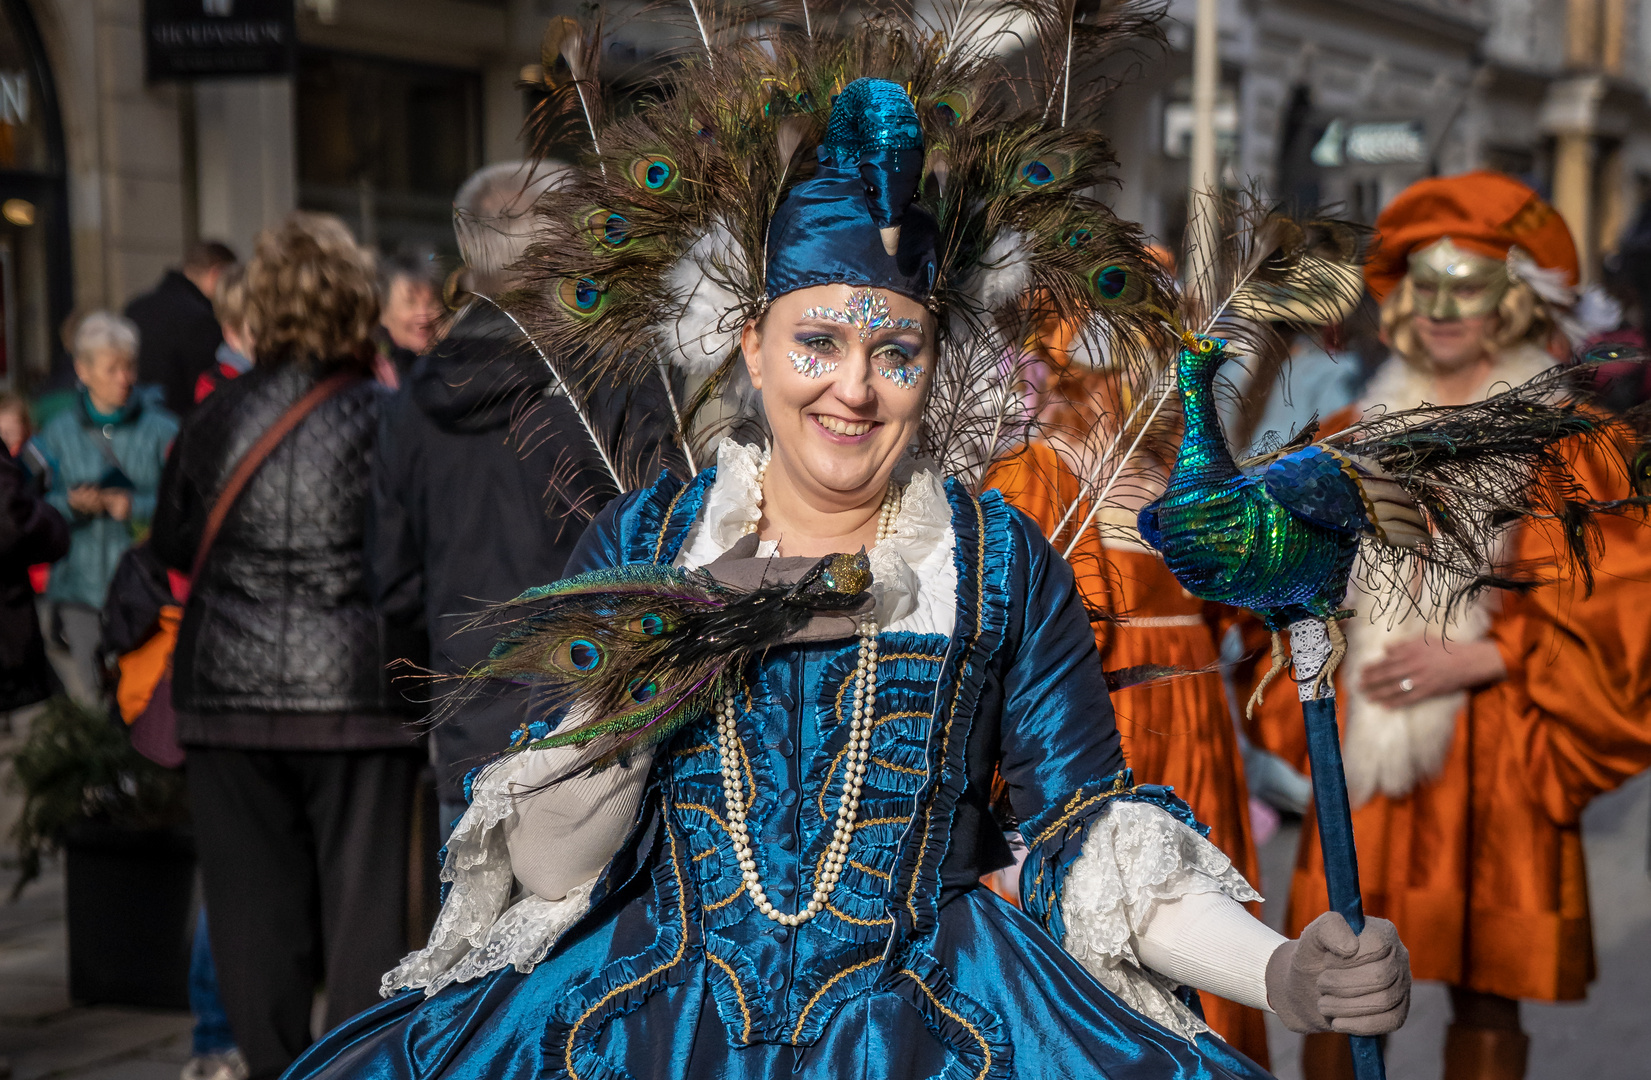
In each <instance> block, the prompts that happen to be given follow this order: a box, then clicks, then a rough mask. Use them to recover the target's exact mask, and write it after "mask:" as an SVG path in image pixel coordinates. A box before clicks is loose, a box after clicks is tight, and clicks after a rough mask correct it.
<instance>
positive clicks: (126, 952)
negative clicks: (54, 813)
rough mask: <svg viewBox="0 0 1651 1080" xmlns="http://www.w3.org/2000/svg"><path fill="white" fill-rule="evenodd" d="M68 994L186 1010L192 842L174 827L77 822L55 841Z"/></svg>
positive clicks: (94, 1001)
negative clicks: (60, 856)
mask: <svg viewBox="0 0 1651 1080" xmlns="http://www.w3.org/2000/svg"><path fill="white" fill-rule="evenodd" d="M63 850H64V855H65V859H64V863H65V874H66V878H67V881H66V888H65V893H66V894H67V896H66V899H67V907H68V921H69V998H70V1000H71V1001H73V1002H74V1003H75V1004H76V1005H141V1006H148V1007H151V1008H161V1009H187V1008H188V1007H189V946H190V941H191V937H192V933H193V931H194V923H193V921H192V920H191V918H190V916H191V915H192V914H193V913H194V888H195V844H194V840H193V839H192V838H191V837H190V834H189V833H188V832H186V831H184V830H182V829H131V828H125V827H122V826H118V825H93V824H87V825H80V826H77V827H76V828H75V829H74V830H73V831H72V832H70V834H69V836H68V837H67V838H66V839H65V842H64V844H63Z"/></svg>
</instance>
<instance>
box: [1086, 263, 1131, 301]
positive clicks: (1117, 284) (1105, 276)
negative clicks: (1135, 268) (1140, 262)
mask: <svg viewBox="0 0 1651 1080" xmlns="http://www.w3.org/2000/svg"><path fill="white" fill-rule="evenodd" d="M1094 282H1095V291H1096V292H1098V293H1100V294H1101V299H1103V300H1116V299H1118V297H1120V296H1122V295H1123V294H1124V290H1125V289H1127V288H1129V271H1127V270H1125V269H1124V268H1123V267H1121V266H1103V267H1101V268H1100V269H1099V270H1097V271H1095V277H1094Z"/></svg>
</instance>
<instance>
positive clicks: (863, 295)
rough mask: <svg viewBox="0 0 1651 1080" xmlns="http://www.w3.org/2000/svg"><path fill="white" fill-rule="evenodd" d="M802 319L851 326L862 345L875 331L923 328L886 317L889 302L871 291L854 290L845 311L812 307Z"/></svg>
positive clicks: (909, 320)
mask: <svg viewBox="0 0 1651 1080" xmlns="http://www.w3.org/2000/svg"><path fill="white" fill-rule="evenodd" d="M803 318H805V319H823V320H825V321H826V322H834V323H840V324H842V325H843V326H852V327H855V328H856V329H858V330H859V331H860V340H861V341H864V340H866V338H868V337H870V336H871V335H872V334H873V333H875V332H876V331H878V330H884V329H894V330H916V331H917V332H918V333H922V332H923V324H922V323H920V322H918V321H917V320H916V319H895V318H891V317H890V316H889V302H888V301H887V300H885V299H884V298H883V297H882V295H880V294H879V293H875V292H872V291H871V290H870V289H856V290H855V291H854V292H852V293H850V294H849V297H848V310H847V311H838V310H837V309H836V308H828V307H811V308H809V309H808V310H807V311H805V312H803Z"/></svg>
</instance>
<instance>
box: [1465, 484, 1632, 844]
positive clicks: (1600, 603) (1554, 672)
mask: <svg viewBox="0 0 1651 1080" xmlns="http://www.w3.org/2000/svg"><path fill="white" fill-rule="evenodd" d="M1585 475H1586V477H1587V480H1588V483H1589V489H1590V491H1591V492H1593V493H1594V494H1596V495H1597V496H1601V497H1605V498H1613V497H1621V496H1623V495H1625V494H1627V492H1626V484H1625V482H1624V481H1623V480H1622V479H1621V478H1620V471H1619V470H1616V469H1609V468H1606V467H1604V466H1602V465H1601V464H1600V463H1599V462H1598V461H1597V460H1595V461H1590V462H1589V463H1587V467H1586V473H1585ZM1553 528H1554V527H1553V526H1550V525H1540V526H1532V527H1528V528H1526V529H1524V530H1523V531H1522V532H1521V535H1520V537H1519V541H1518V544H1519V550H1518V555H1519V557H1520V558H1521V559H1522V560H1525V561H1527V562H1529V563H1533V564H1542V563H1544V562H1545V563H1547V564H1548V565H1552V564H1553V562H1554V545H1555V544H1556V543H1557V542H1558V541H1557V538H1556V537H1555V536H1554V535H1553ZM1592 576H1593V585H1594V587H1593V592H1592V594H1587V592H1586V589H1585V587H1584V585H1583V583H1582V582H1581V581H1579V580H1578V579H1577V577H1576V576H1575V575H1566V576H1565V577H1563V578H1561V579H1560V580H1557V581H1553V582H1550V583H1548V584H1545V585H1543V586H1541V587H1539V588H1537V589H1534V590H1532V591H1530V592H1529V593H1527V594H1525V595H1523V596H1509V597H1507V599H1506V607H1505V609H1504V612H1503V614H1502V616H1501V617H1500V618H1499V619H1498V620H1497V624H1496V626H1495V629H1494V638H1495V640H1496V643H1497V645H1498V647H1499V649H1500V650H1501V652H1502V657H1503V661H1504V663H1506V664H1507V666H1508V671H1509V681H1510V682H1512V683H1514V684H1515V685H1517V686H1519V687H1521V688H1522V689H1523V691H1524V693H1523V695H1522V697H1523V699H1524V700H1523V701H1522V703H1521V707H1519V708H1517V709H1516V710H1515V712H1514V715H1513V716H1512V718H1511V722H1512V724H1513V727H1514V736H1515V739H1516V740H1517V742H1518V744H1519V745H1521V746H1522V747H1523V748H1524V755H1523V757H1524V771H1525V776H1526V782H1527V785H1528V787H1529V789H1530V791H1531V793H1532V795H1533V796H1534V797H1535V798H1536V799H1537V800H1538V801H1539V802H1540V803H1541V805H1542V808H1543V811H1544V812H1545V813H1546V814H1547V815H1548V817H1549V818H1550V819H1552V820H1553V822H1554V823H1555V824H1557V825H1561V826H1572V825H1575V824H1576V823H1577V822H1578V820H1579V819H1580V818H1581V815H1582V811H1583V810H1584V809H1585V808H1586V807H1587V805H1588V803H1589V802H1590V801H1591V800H1592V799H1593V798H1594V797H1595V796H1596V795H1599V794H1602V793H1604V792H1607V791H1610V790H1612V789H1613V788H1615V787H1617V786H1618V785H1619V784H1621V783H1622V782H1623V781H1625V780H1627V779H1628V778H1629V777H1631V776H1633V775H1634V774H1636V773H1638V772H1640V771H1641V770H1642V769H1644V768H1646V767H1647V766H1648V765H1651V631H1648V630H1647V623H1646V619H1645V611H1646V608H1647V607H1648V606H1651V526H1647V525H1646V524H1645V523H1644V522H1643V521H1642V520H1641V519H1640V518H1639V517H1638V516H1626V517H1612V518H1605V519H1602V520H1601V522H1600V544H1599V546H1598V548H1597V557H1596V559H1595V565H1594V568H1593V575H1592Z"/></svg>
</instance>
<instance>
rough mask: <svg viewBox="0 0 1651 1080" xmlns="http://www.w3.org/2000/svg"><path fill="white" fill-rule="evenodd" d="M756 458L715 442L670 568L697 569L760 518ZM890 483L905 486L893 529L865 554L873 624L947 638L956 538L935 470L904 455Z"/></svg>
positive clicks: (751, 449) (750, 449) (953, 605)
mask: <svg viewBox="0 0 1651 1080" xmlns="http://www.w3.org/2000/svg"><path fill="white" fill-rule="evenodd" d="M762 457H763V452H762V450H761V449H759V448H758V447H755V446H745V445H742V444H740V443H738V442H735V441H734V440H733V439H724V440H723V441H722V442H721V444H719V445H718V447H717V477H716V480H715V481H713V482H712V484H711V487H710V488H709V490H707V491H706V493H705V503H704V506H703V507H702V508H701V510H700V515H699V520H698V521H696V522H695V523H694V525H693V527H692V528H691V529H690V531H689V533H688V538H687V540H686V541H685V542H684V543H683V545H682V550H681V552H680V553H679V554H678V555H677V557H676V560H675V565H677V566H687V567H700V566H704V565H705V564H706V563H708V562H711V561H712V560H713V559H715V558H716V557H717V556H719V555H721V554H722V553H723V552H725V551H727V550H728V549H729V548H731V547H733V546H734V544H735V543H737V542H738V541H739V539H740V538H741V537H742V536H744V535H745V534H746V532H747V531H748V530H749V529H750V527H751V526H753V525H755V524H756V523H757V521H758V520H760V519H761V517H762V508H761V503H762V489H761V487H760V486H759V485H758V483H757V470H758V469H759V468H760V467H761V466H762ZM894 482H895V483H904V484H905V486H906V491H905V497H904V499H903V500H902V501H901V504H900V512H899V513H898V514H897V515H895V519H894V534H893V535H892V536H890V537H888V538H887V539H885V540H884V541H883V542H882V543H880V544H878V545H877V546H876V547H874V548H872V549H871V551H870V553H869V557H870V559H871V576H872V582H873V583H872V587H871V591H872V595H873V596H875V597H876V598H877V611H876V615H877V624H878V625H879V626H881V627H882V628H883V629H885V630H891V631H909V632H912V633H920V634H924V633H936V634H945V635H947V636H950V635H951V632H952V627H953V625H954V623H955V622H956V618H957V567H956V565H955V564H954V563H953V561H952V549H953V547H954V546H955V545H956V539H957V538H956V535H955V534H954V533H953V532H952V508H951V504H950V503H949V502H948V501H947V499H946V489H945V487H944V485H943V484H942V483H941V480H940V475H939V474H938V473H937V472H935V471H934V470H933V469H930V468H927V467H924V466H922V465H920V464H918V463H916V462H914V461H912V460H911V459H910V458H907V459H904V460H902V461H901V463H900V465H899V466H897V467H896V468H895V474H894ZM776 546H777V545H775V544H774V543H772V542H765V543H764V544H763V545H762V546H761V547H759V548H758V553H759V554H762V555H771V554H773V553H774V550H775V548H776Z"/></svg>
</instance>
